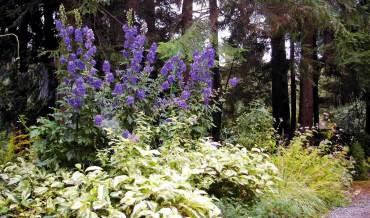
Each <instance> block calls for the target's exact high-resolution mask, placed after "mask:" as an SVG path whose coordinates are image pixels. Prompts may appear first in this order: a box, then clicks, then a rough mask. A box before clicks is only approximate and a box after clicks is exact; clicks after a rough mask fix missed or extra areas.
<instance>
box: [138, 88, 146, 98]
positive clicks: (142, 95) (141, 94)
mask: <svg viewBox="0 0 370 218" xmlns="http://www.w3.org/2000/svg"><path fill="white" fill-rule="evenodd" d="M136 97H137V98H138V99H139V100H143V99H144V98H145V91H144V90H142V89H138V90H137V91H136Z"/></svg>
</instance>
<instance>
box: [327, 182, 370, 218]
mask: <svg viewBox="0 0 370 218" xmlns="http://www.w3.org/2000/svg"><path fill="white" fill-rule="evenodd" d="M353 191H354V192H353V195H354V196H353V200H352V203H351V204H350V205H349V206H347V207H338V208H336V209H334V210H332V211H331V212H330V213H329V214H328V216H327V218H370V181H363V182H355V183H354V184H353Z"/></svg>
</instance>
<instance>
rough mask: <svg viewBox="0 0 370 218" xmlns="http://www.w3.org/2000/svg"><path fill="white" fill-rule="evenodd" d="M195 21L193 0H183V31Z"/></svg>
mask: <svg viewBox="0 0 370 218" xmlns="http://www.w3.org/2000/svg"><path fill="white" fill-rule="evenodd" d="M192 23H193V0H183V2H182V33H183V34H184V33H185V31H186V30H187V29H188V28H189V27H190V26H191V25H192Z"/></svg>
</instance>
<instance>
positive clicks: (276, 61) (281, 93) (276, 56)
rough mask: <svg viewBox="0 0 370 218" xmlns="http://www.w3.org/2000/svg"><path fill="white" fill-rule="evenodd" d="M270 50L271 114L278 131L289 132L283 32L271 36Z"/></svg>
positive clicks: (286, 71)
mask: <svg viewBox="0 0 370 218" xmlns="http://www.w3.org/2000/svg"><path fill="white" fill-rule="evenodd" d="M271 50H272V54H271V74H272V114H273V117H274V118H275V121H276V122H275V128H276V129H277V130H278V132H279V133H280V134H281V133H285V134H289V133H290V132H289V122H290V113H289V91H288V69H289V68H288V67H287V66H288V65H287V64H286V63H287V60H286V52H285V37H284V33H281V32H279V33H277V34H275V35H274V36H273V37H272V38H271Z"/></svg>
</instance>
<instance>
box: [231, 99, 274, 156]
mask: <svg viewBox="0 0 370 218" xmlns="http://www.w3.org/2000/svg"><path fill="white" fill-rule="evenodd" d="M235 134H236V138H237V139H236V141H237V142H238V143H239V144H241V145H244V146H246V147H247V148H253V147H258V148H263V149H266V150H267V151H269V152H273V151H275V149H276V140H275V139H274V134H275V130H274V127H273V117H272V116H271V113H270V112H269V111H268V110H267V108H266V107H265V106H264V105H263V104H262V103H260V102H255V103H253V104H251V105H250V109H249V111H248V112H245V113H243V114H242V115H241V116H239V117H238V118H237V120H236V130H235Z"/></svg>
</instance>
